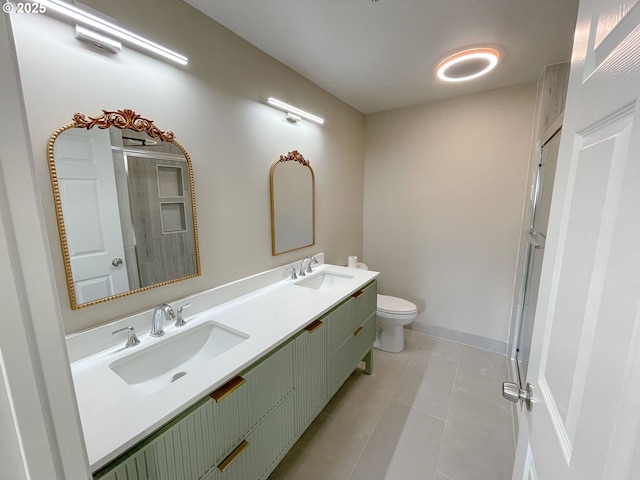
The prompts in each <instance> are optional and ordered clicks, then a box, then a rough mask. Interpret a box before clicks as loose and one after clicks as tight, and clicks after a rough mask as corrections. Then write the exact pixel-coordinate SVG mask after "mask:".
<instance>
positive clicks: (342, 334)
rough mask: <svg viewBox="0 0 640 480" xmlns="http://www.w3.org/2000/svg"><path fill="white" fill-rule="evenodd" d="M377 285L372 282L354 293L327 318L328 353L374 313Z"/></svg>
mask: <svg viewBox="0 0 640 480" xmlns="http://www.w3.org/2000/svg"><path fill="white" fill-rule="evenodd" d="M376 299H377V285H376V282H375V281H374V282H373V283H371V284H369V285H368V286H367V287H365V288H363V289H361V290H359V291H357V292H355V293H354V294H353V295H352V296H351V298H349V299H348V300H347V301H346V302H344V303H343V304H342V305H340V307H338V308H337V309H335V310H333V311H332V312H331V313H330V314H329V315H328V316H327V324H328V326H329V352H334V351H335V350H336V349H337V348H338V347H340V345H342V343H344V342H345V341H346V340H347V339H348V338H349V337H350V335H351V332H353V331H354V330H355V329H356V328H357V327H358V325H361V324H362V323H363V322H364V321H365V320H366V319H367V318H369V315H371V313H373V312H375V311H376Z"/></svg>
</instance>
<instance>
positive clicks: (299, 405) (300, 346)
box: [294, 320, 328, 432]
mask: <svg viewBox="0 0 640 480" xmlns="http://www.w3.org/2000/svg"><path fill="white" fill-rule="evenodd" d="M294 345H295V347H294V348H295V352H294V355H295V365H294V374H295V389H296V422H297V424H298V430H299V432H301V431H302V430H304V429H305V428H306V427H307V426H308V425H309V423H311V421H312V420H313V419H314V418H315V417H316V415H317V414H318V413H320V410H322V407H324V405H325V404H326V402H327V400H328V392H327V375H326V372H327V326H326V324H325V323H324V321H323V320H316V321H315V322H313V323H311V324H310V325H309V326H308V327H306V328H305V329H304V330H303V331H302V333H301V334H299V335H298V337H296V340H295V342H294Z"/></svg>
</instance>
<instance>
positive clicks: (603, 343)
mask: <svg viewBox="0 0 640 480" xmlns="http://www.w3.org/2000/svg"><path fill="white" fill-rule="evenodd" d="M637 1H638V0H582V1H581V2H580V9H579V14H578V23H577V26H576V36H575V43H574V52H573V58H572V61H571V74H570V80H569V91H568V96H567V106H566V110H565V117H564V124H563V134H562V140H561V144H560V154H559V159H558V168H557V173H556V179H555V187H554V192H553V201H552V206H551V215H550V220H549V228H548V236H547V242H546V251H545V258H544V262H543V267H542V274H541V282H540V290H539V297H538V306H537V312H536V325H535V328H534V333H533V343H532V351H531V358H530V364H529V371H528V376H527V380H528V381H529V382H530V383H531V384H532V385H533V389H534V391H533V398H534V403H533V409H532V411H531V412H528V411H527V410H526V409H522V412H521V415H520V420H521V422H520V434H519V438H518V448H517V453H516V462H515V466H514V473H513V479H514V480H521V479H536V478H537V479H541V480H577V479H580V480H588V479H604V480H627V479H629V480H631V479H633V480H637V479H640V318H639V315H640V310H639V305H640V117H639V118H638V119H636V110H638V108H639V107H640V106H639V105H638V94H640V5H638V4H637Z"/></svg>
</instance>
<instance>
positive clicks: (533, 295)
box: [516, 130, 560, 386]
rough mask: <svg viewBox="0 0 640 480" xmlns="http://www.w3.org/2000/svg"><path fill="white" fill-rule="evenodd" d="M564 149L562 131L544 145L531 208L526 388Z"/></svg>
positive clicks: (521, 372)
mask: <svg viewBox="0 0 640 480" xmlns="http://www.w3.org/2000/svg"><path fill="white" fill-rule="evenodd" d="M559 146H560V130H558V131H556V132H555V133H554V134H553V135H552V136H551V137H550V138H549V139H548V140H547V142H546V143H545V144H544V145H543V146H542V151H541V154H540V163H539V164H538V173H537V176H536V183H535V190H534V195H533V199H532V205H531V209H530V218H531V224H530V225H529V228H528V231H527V246H526V252H525V255H526V256H525V258H526V264H525V269H524V272H523V275H524V277H525V278H524V287H523V295H522V299H521V303H520V312H519V323H520V327H519V332H518V342H517V348H516V361H517V365H518V377H519V381H520V385H521V386H523V385H524V384H525V383H526V382H525V380H526V378H527V367H528V365H529V353H530V350H531V335H532V333H533V325H534V320H535V314H536V303H537V301H538V287H539V286H540V272H541V270H542V259H543V257H544V244H545V241H546V237H547V224H548V223H549V209H550V208H551V194H552V191H553V180H554V178H555V173H556V163H557V160H558V148H559Z"/></svg>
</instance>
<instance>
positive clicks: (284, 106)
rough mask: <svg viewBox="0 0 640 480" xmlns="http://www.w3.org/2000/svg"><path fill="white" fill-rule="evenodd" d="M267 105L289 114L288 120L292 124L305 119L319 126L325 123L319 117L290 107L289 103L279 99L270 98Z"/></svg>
mask: <svg viewBox="0 0 640 480" xmlns="http://www.w3.org/2000/svg"><path fill="white" fill-rule="evenodd" d="M267 103H268V104H269V105H271V106H273V107H276V108H278V109H280V110H283V111H285V112H287V120H290V121H292V122H298V121H300V118H304V119H305V120H310V121H312V122H315V123H317V124H319V125H322V124H323V123H324V118H321V117H318V116H317V115H314V114H312V113H309V112H305V111H304V110H301V109H299V108H298V107H294V106H293V105H289V104H288V103H284V102H283V101H281V100H278V99H277V98H273V97H269V98H268V99H267Z"/></svg>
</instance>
